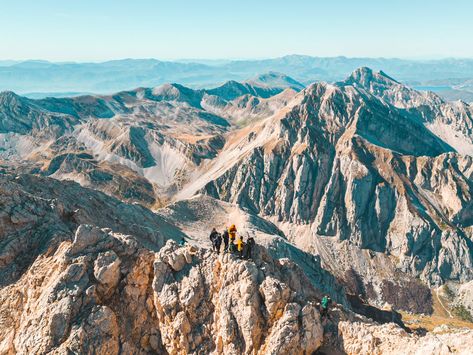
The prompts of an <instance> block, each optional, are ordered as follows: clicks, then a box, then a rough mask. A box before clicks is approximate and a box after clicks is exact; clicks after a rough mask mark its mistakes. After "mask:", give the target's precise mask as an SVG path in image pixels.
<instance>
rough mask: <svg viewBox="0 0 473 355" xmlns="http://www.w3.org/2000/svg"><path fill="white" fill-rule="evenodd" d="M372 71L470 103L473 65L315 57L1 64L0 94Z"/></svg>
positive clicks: (306, 79)
mask: <svg viewBox="0 0 473 355" xmlns="http://www.w3.org/2000/svg"><path fill="white" fill-rule="evenodd" d="M361 66H368V67H370V68H373V69H375V70H384V71H386V72H389V73H391V75H393V76H394V77H396V78H397V79H398V80H399V81H401V82H403V83H405V84H408V85H411V86H414V87H420V88H422V87H427V88H428V89H429V90H432V91H436V92H440V95H443V94H445V96H444V97H446V98H447V99H463V100H465V101H471V98H472V92H473V86H472V84H471V83H472V80H473V60H472V59H442V60H424V61H420V60H403V59H387V58H347V57H330V58H323V57H310V56H302V55H289V56H284V57H280V58H272V59H262V60H233V61H228V60H215V61H212V60H188V61H186V60H180V61H174V62H172V61H160V60H156V59H123V60H113V61H107V62H103V63H74V62H62V63H52V62H48V61H38V60H31V61H23V62H18V61H0V90H13V91H15V92H18V93H20V94H28V95H29V96H30V97H34V98H40V97H45V96H47V95H54V96H71V95H74V94H75V93H89V92H93V93H100V94H104V93H112V92H117V91H121V90H129V89H133V88H136V87H153V86H158V85H161V84H164V83H169V82H179V83H180V84H183V85H186V86H189V87H192V88H202V87H212V86H217V85H220V84H222V83H224V82H226V81H228V80H235V81H242V80H245V79H247V78H249V77H253V76H256V75H259V74H261V73H267V72H280V73H285V74H287V75H289V76H291V77H293V78H295V79H296V80H297V81H298V82H301V83H302V84H304V85H308V84H310V83H313V82H316V81H327V82H333V81H339V80H342V79H343V78H345V77H347V76H348V75H349V74H350V73H351V72H352V71H353V70H355V69H356V68H358V67H361Z"/></svg>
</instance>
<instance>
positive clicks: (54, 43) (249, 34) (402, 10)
mask: <svg viewBox="0 0 473 355" xmlns="http://www.w3.org/2000/svg"><path fill="white" fill-rule="evenodd" d="M472 17H473V1H471V0H451V1H447V0H443V1H440V0H430V1H427V0H409V1H406V0H385V1H383V0H377V1H375V0H350V1H348V0H345V1H336V0H325V1H319V0H312V1H311V0H285V1H279V0H272V1H267V0H252V1H250V0H238V1H225V0H220V1H215V0H187V1H179V0H173V1H160V0H154V1H152V0H134V1H131V0H130V1H119V0H115V1H112V0H77V1H72V0H61V1H59V0H29V1H24V0H14V1H13V0H10V1H6V0H0V30H1V33H0V60H1V59H32V58H34V59H48V60H54V61H68V60H77V61H101V60H107V59H117V58H151V57H154V58H160V59H178V58H263V57H276V56H282V55H285V54H307V55H315V56H337V55H345V56H350V57H353V56H374V57H401V58H422V59H424V58H444V57H471V58H473V21H472Z"/></svg>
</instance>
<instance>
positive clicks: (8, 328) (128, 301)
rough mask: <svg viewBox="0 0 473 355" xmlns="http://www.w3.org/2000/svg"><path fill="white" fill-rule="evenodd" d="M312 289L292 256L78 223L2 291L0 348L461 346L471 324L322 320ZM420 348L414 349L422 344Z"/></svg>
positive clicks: (132, 350) (343, 313)
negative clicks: (428, 327) (148, 237)
mask: <svg viewBox="0 0 473 355" xmlns="http://www.w3.org/2000/svg"><path fill="white" fill-rule="evenodd" d="M319 299H320V291H319V290H318V289H317V288H316V287H314V286H313V284H312V283H311V282H309V280H308V279H307V278H306V276H305V274H304V273H303V272H302V271H301V269H300V268H299V267H298V266H297V265H296V264H294V263H293V262H292V261H290V260H289V259H274V258H272V257H271V256H270V254H269V253H268V252H267V251H266V250H265V248H263V247H259V248H258V250H257V253H256V256H255V260H254V261H251V260H250V261H244V260H239V259H237V258H236V257H235V256H233V255H216V254H214V253H212V252H211V251H210V250H208V249H204V248H198V247H195V246H192V245H188V246H185V247H179V246H178V245H177V244H176V242H174V241H173V240H169V241H167V243H166V244H165V245H164V247H162V248H161V249H160V250H159V251H158V252H153V251H150V250H149V249H147V248H145V247H143V245H142V244H141V243H140V241H139V240H138V239H136V238H134V237H133V236H130V235H125V234H119V233H114V232H112V231H111V230H110V229H99V228H97V227H94V226H91V225H84V224H83V225H80V226H79V227H78V228H77V231H76V233H75V236H74V239H73V241H68V240H66V241H64V242H62V243H60V244H59V246H58V247H57V248H55V249H54V250H48V251H47V252H45V253H43V254H41V255H40V256H39V257H38V258H36V260H35V261H34V263H33V264H32V265H31V266H30V267H29V269H28V271H27V272H25V273H24V274H23V276H22V277H21V278H20V279H19V280H18V281H17V282H16V283H12V284H10V285H8V286H6V287H4V288H2V289H0V354H45V353H52V354H73V353H74V354H79V353H80V354H156V353H159V354H166V353H169V354H188V353H190V354H209V353H215V354H312V353H314V352H316V351H325V352H329V351H330V352H332V353H333V352H340V353H344V352H345V353H349V354H373V353H390V354H392V353H399V354H401V353H402V354H409V353H412V354H415V353H422V354H424V353H434V354H445V353H449V352H452V353H454V352H457V353H464V354H467V353H468V352H469V351H471V349H473V332H471V331H466V330H465V331H459V330H457V331H453V330H450V329H445V328H441V329H438V331H435V332H433V333H429V334H428V335H427V336H425V337H419V336H416V335H412V334H408V333H406V332H405V331H404V330H402V329H401V328H399V327H398V326H396V325H394V324H385V325H378V324H376V323H373V322H372V321H370V320H368V319H366V318H364V317H361V316H358V315H356V314H354V313H352V312H351V311H350V310H347V309H344V308H343V307H335V309H334V310H333V313H332V315H331V319H330V320H323V321H322V320H321V318H320V314H319V312H318V310H317V307H316V302H318V300H319ZM419 351H420V352H419Z"/></svg>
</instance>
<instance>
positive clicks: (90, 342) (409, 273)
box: [0, 67, 473, 355]
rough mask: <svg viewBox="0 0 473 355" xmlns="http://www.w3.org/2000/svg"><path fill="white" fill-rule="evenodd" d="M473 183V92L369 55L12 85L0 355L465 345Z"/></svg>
mask: <svg viewBox="0 0 473 355" xmlns="http://www.w3.org/2000/svg"><path fill="white" fill-rule="evenodd" d="M472 196H473V106H471V105H469V104H467V103H465V102H463V101H456V102H450V101H446V100H445V99H443V98H441V97H439V96H437V95H436V94H434V93H432V92H423V91H416V90H414V89H413V88H410V87H408V86H405V85H403V84H401V83H400V82H399V81H397V80H395V79H394V78H392V77H391V76H389V75H388V74H386V73H384V72H382V71H380V72H376V71H373V70H371V69H369V68H366V67H363V68H359V69H357V70H355V71H354V72H353V73H352V74H351V75H349V76H348V77H347V78H346V79H345V80H342V81H338V82H332V83H326V82H316V83H313V84H311V85H309V86H307V87H305V86H304V85H303V84H301V83H300V82H298V81H297V80H295V79H292V78H290V77H288V76H286V75H284V74H281V73H276V72H270V73H267V74H262V75H258V76H256V77H254V78H253V79H249V80H246V81H243V82H237V81H234V80H232V81H228V82H226V83H223V84H222V85H220V86H218V87H215V88H210V89H192V88H188V87H186V86H184V85H180V84H177V83H172V84H164V85H162V86H158V87H153V88H137V89H135V90H129V91H121V92H118V93H115V94H108V95H84V96H77V97H71V98H51V97H49V98H43V99H31V98H26V97H22V96H19V95H17V94H15V93H13V92H2V93H0V207H1V208H0V354H9V355H10V354H50V353H51V354H274V355H276V354H449V353H457V354H470V353H471V351H472V349H473V340H472V339H473V308H472V307H473V286H472V285H473V198H472ZM232 224H234V225H235V226H236V229H237V232H236V235H237V239H238V240H239V239H240V237H242V238H243V241H244V242H246V243H247V246H246V247H245V248H248V245H249V238H253V239H254V241H255V246H254V247H253V248H252V249H251V255H250V257H248V258H246V257H242V256H243V255H240V253H239V252H238V251H233V252H228V253H226V252H224V250H223V245H222V246H219V250H218V252H217V251H216V250H215V245H212V243H211V240H210V239H209V235H210V232H211V231H212V229H213V228H216V229H217V232H220V233H221V232H223V231H224V230H226V229H228V227H230V226H231V225H232ZM244 250H248V249H244ZM327 297H330V300H331V302H330V301H329V300H328V298H327ZM326 302H328V303H327V304H328V307H327V308H326V309H325V308H324V307H323V306H322V305H324V304H326Z"/></svg>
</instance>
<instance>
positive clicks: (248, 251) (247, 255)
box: [243, 237, 256, 259]
mask: <svg viewBox="0 0 473 355" xmlns="http://www.w3.org/2000/svg"><path fill="white" fill-rule="evenodd" d="M255 244H256V242H255V240H254V238H253V237H249V238H248V240H247V242H246V244H245V248H244V253H243V258H244V259H251V258H252V252H253V248H254V247H255Z"/></svg>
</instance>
